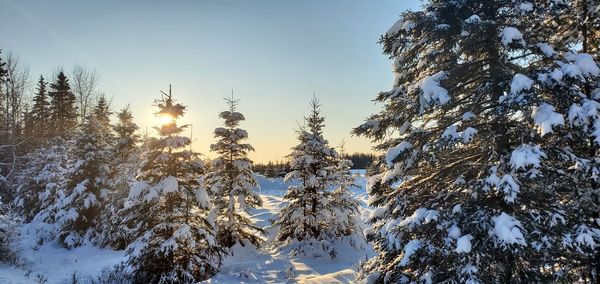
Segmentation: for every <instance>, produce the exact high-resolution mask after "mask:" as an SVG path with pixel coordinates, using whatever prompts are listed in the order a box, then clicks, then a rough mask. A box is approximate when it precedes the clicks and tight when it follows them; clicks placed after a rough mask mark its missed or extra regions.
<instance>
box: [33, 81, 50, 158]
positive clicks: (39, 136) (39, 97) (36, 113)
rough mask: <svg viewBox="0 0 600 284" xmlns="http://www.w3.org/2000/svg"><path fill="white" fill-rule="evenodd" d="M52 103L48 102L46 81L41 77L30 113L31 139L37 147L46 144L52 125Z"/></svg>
mask: <svg viewBox="0 0 600 284" xmlns="http://www.w3.org/2000/svg"><path fill="white" fill-rule="evenodd" d="M49 118H50V102H49V101H48V92H47V91H46V81H45V80H44V77H43V76H40V79H39V80H38V84H37V92H36V94H35V96H34V97H33V106H32V108H31V112H30V113H29V122H30V124H31V126H30V129H31V131H32V133H31V135H30V139H32V140H33V145H34V146H35V147H37V146H40V145H42V144H44V143H45V142H46V140H47V138H48V134H49V131H50V127H49V126H50V125H49V123H48V119H49Z"/></svg>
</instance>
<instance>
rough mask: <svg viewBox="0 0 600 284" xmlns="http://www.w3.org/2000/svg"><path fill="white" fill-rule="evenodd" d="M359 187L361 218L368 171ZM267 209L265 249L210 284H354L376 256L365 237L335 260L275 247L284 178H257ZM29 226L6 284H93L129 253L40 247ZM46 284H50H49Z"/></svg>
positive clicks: (261, 219) (232, 264)
mask: <svg viewBox="0 0 600 284" xmlns="http://www.w3.org/2000/svg"><path fill="white" fill-rule="evenodd" d="M353 174H354V175H355V177H356V183H357V185H359V187H357V188H354V189H352V193H353V195H354V196H355V197H356V199H357V200H359V202H360V204H361V213H362V214H361V219H362V220H364V219H366V217H367V216H368V215H369V213H370V211H371V209H370V208H368V207H367V206H366V201H367V194H366V192H365V184H366V179H365V177H364V171H362V170H358V171H354V172H353ZM257 180H258V183H259V185H260V189H257V190H259V193H260V196H261V198H262V200H263V208H260V209H257V210H255V211H254V212H253V213H254V214H253V218H254V220H255V222H256V223H257V224H258V225H260V226H262V227H264V228H266V230H267V232H268V234H269V235H268V237H269V239H268V240H266V241H265V242H264V243H263V245H262V247H261V248H260V249H258V250H257V249H255V248H254V247H252V246H245V247H242V246H236V247H234V249H233V254H232V255H231V256H229V257H227V258H226V259H225V260H224V263H223V266H222V267H221V272H219V273H218V274H217V275H216V276H215V277H213V278H212V279H210V280H209V281H207V283H282V282H289V283H351V282H353V280H354V275H355V272H356V270H357V268H358V264H359V262H360V261H364V260H365V259H366V258H368V257H372V256H373V254H374V252H373V250H372V248H371V246H370V245H369V244H367V243H366V242H365V241H364V240H363V239H362V238H361V237H353V238H348V239H345V240H342V241H340V242H337V243H336V244H335V245H334V246H335V248H336V250H337V251H338V254H337V255H336V257H335V258H333V259H332V258H331V257H330V256H329V255H320V256H315V255H312V254H311V255H307V256H304V255H296V256H294V255H291V254H289V253H288V252H287V251H280V250H277V249H276V248H274V247H273V246H272V245H271V239H270V238H271V237H273V236H274V235H275V231H276V229H275V228H272V227H271V220H272V219H274V218H275V217H276V215H277V212H279V210H280V208H281V207H283V206H284V201H283V195H284V193H285V190H286V188H287V184H284V183H283V181H282V179H281V178H276V179H268V178H265V177H263V176H257ZM27 230H28V227H27V226H25V227H23V229H22V235H23V236H25V237H23V238H22V239H21V241H20V242H19V244H18V247H19V250H21V253H20V254H21V258H22V261H23V263H24V264H23V266H22V267H20V268H15V267H10V266H8V265H0V283H71V282H72V281H71V280H72V278H73V275H76V276H77V278H78V279H79V281H80V283H82V282H83V283H86V282H90V279H92V277H94V276H97V275H99V274H101V272H102V270H103V269H107V268H110V267H112V266H113V265H115V264H117V263H119V262H121V261H123V260H125V255H124V251H113V250H110V249H100V248H97V247H93V246H84V247H80V248H76V249H72V250H67V249H64V248H61V247H59V246H58V245H57V244H56V243H49V244H45V245H42V246H39V245H37V244H35V243H34V242H32V241H31V238H27V237H26V236H27V235H29V233H28V232H27ZM44 280H45V281H46V282H44Z"/></svg>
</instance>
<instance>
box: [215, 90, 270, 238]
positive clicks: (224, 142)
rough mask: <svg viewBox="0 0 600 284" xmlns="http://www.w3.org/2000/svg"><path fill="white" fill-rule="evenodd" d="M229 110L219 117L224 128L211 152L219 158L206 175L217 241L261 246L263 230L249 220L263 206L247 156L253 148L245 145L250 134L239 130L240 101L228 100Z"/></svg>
mask: <svg viewBox="0 0 600 284" xmlns="http://www.w3.org/2000/svg"><path fill="white" fill-rule="evenodd" d="M225 100H226V101H227V105H228V106H229V110H227V111H223V112H221V113H220V114H219V117H221V118H222V119H223V120H224V127H219V128H217V129H215V131H214V134H215V138H216V139H218V140H217V142H216V143H215V144H212V145H211V146H210V149H211V151H213V152H216V153H217V154H218V155H219V156H218V157H217V158H216V159H214V160H212V168H211V170H212V171H211V172H210V173H208V174H207V175H206V179H205V180H206V184H207V187H209V188H210V195H211V196H213V209H212V211H213V212H214V213H213V215H215V216H216V221H215V223H216V226H217V240H218V242H219V244H221V245H222V246H224V247H227V248H231V247H232V246H234V245H235V244H237V243H239V244H241V245H245V244H246V241H248V242H250V243H251V244H253V245H254V246H257V247H258V246H259V244H260V242H261V241H262V240H263V238H264V235H265V233H264V231H263V229H262V228H260V227H258V226H256V225H254V224H253V223H252V220H251V219H250V212H249V210H250V209H255V208H258V207H260V206H262V200H261V199H260V196H259V195H258V194H257V193H256V192H254V188H256V187H257V183H256V180H255V179H254V172H253V171H252V161H251V160H250V159H249V158H248V152H250V151H254V148H253V147H252V145H250V144H247V143H244V140H246V139H248V132H246V130H243V129H241V128H238V126H239V124H240V122H241V121H243V120H245V118H244V115H242V114H241V113H239V112H237V111H236V109H237V104H238V100H235V99H233V98H230V99H229V98H228V99H225Z"/></svg>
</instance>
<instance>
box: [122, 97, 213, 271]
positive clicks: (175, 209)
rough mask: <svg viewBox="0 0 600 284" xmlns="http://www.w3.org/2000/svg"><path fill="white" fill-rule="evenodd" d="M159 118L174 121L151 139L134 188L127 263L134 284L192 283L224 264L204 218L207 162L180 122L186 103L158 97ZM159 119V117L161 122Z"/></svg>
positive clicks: (128, 209)
mask: <svg viewBox="0 0 600 284" xmlns="http://www.w3.org/2000/svg"><path fill="white" fill-rule="evenodd" d="M156 106H157V107H158V108H159V111H158V113H157V115H158V116H160V117H162V118H163V119H165V118H166V119H170V121H169V122H167V123H164V124H163V125H161V126H160V127H159V128H158V134H159V135H160V137H159V138H150V139H149V141H148V145H147V150H146V153H145V154H144V156H143V159H144V160H143V162H142V163H141V165H140V168H139V172H138V177H137V178H138V180H139V183H137V184H136V185H135V186H133V187H132V188H131V191H130V193H129V197H128V200H127V203H126V205H125V208H124V209H123V210H122V211H121V212H120V214H122V215H123V222H124V224H125V225H127V226H128V228H130V229H131V230H132V231H133V234H134V236H135V237H136V240H135V242H134V243H132V244H131V245H130V246H129V247H128V249H127V255H128V257H129V258H128V260H127V264H128V266H129V267H131V268H132V278H133V280H134V282H136V283H192V282H198V281H202V280H206V279H208V278H210V277H211V276H212V275H214V274H215V273H216V272H217V271H218V270H219V267H220V265H221V260H222V255H223V249H222V248H221V247H220V246H219V245H218V243H217V242H216V240H215V228H214V223H213V222H212V220H208V219H207V218H206V216H207V214H208V210H209V204H210V200H209V197H208V193H207V191H206V189H205V188H203V187H202V186H201V184H200V178H201V176H202V174H203V172H204V163H203V162H202V161H201V160H200V159H199V155H198V153H195V152H192V151H191V150H186V148H187V146H189V144H190V143H191V141H190V139H189V138H188V137H184V136H181V135H180V134H181V132H182V131H183V129H184V128H185V126H181V127H180V126H177V123H176V120H177V119H179V118H180V117H181V116H183V114H184V111H185V107H184V106H183V105H181V104H179V103H175V101H174V99H173V97H172V95H171V90H170V87H169V93H168V94H166V93H163V97H162V98H161V100H159V101H157V103H156ZM163 119H161V120H163Z"/></svg>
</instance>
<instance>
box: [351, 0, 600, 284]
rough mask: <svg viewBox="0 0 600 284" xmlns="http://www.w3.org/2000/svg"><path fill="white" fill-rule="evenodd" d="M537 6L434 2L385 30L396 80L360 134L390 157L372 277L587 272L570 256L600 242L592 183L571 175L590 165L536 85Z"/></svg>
mask: <svg viewBox="0 0 600 284" xmlns="http://www.w3.org/2000/svg"><path fill="white" fill-rule="evenodd" d="M535 7H536V6H534V4H533V3H531V2H528V1H501V0H497V1H429V2H428V3H427V5H425V7H424V8H423V10H422V11H417V12H405V13H403V14H402V16H401V20H400V21H398V22H397V23H396V24H394V25H393V26H392V28H391V29H390V30H389V31H388V32H387V33H386V34H385V35H384V36H383V37H382V40H381V42H382V43H383V47H384V52H385V53H386V54H388V55H390V57H391V58H392V59H393V60H394V69H395V72H396V81H395V83H394V88H393V89H392V90H391V91H388V92H382V93H380V94H379V95H378V96H377V98H376V101H378V102H380V103H383V104H384V105H383V110H382V111H381V112H380V113H378V114H375V115H372V116H371V117H369V118H368V120H367V121H366V122H365V123H364V124H363V125H361V126H359V127H357V128H356V129H355V130H354V133H355V134H358V135H362V136H366V137H369V138H371V139H372V140H373V141H374V142H376V143H378V145H377V146H376V147H375V148H376V149H377V150H380V151H385V153H386V154H385V155H384V156H382V157H381V159H380V161H379V164H378V166H377V167H376V168H375V170H374V171H373V172H372V173H371V174H372V176H371V178H370V180H369V183H368V192H369V194H370V198H369V200H370V202H371V205H373V206H376V207H378V209H377V210H375V211H374V212H373V214H372V215H371V218H370V222H371V224H372V225H373V229H371V230H369V231H368V238H369V239H370V240H371V241H372V242H373V243H374V244H375V248H376V250H377V251H378V252H379V255H378V256H377V257H375V258H374V259H372V260H370V261H369V262H368V263H367V264H366V265H365V266H364V268H365V269H366V271H367V273H368V274H369V275H370V276H369V277H370V278H371V277H372V278H371V279H373V280H377V281H379V282H400V283H408V282H415V281H423V282H436V283H437V282H461V283H465V282H468V283H479V282H484V283H495V282H502V283H511V282H534V281H542V282H547V281H573V280H574V279H578V278H579V276H580V275H578V274H579V273H578V272H576V271H572V270H569V269H568V265H564V264H565V263H563V262H569V261H571V260H572V259H565V257H566V256H568V255H570V254H571V253H574V252H577V251H579V255H584V254H589V253H592V252H593V247H594V245H595V244H594V242H595V241H597V237H598V235H597V231H596V230H597V229H596V228H595V227H597V225H596V226H594V225H593V221H594V220H585V221H583V223H585V224H583V227H582V226H581V225H582V224H580V222H581V221H582V220H578V217H577V216H578V213H577V211H578V208H577V206H573V205H572V202H573V192H574V191H576V189H578V188H589V187H590V180H589V179H586V180H581V179H577V178H574V175H565V174H564V173H567V172H570V171H572V169H573V168H572V167H577V165H581V163H582V162H583V160H582V159H580V158H579V157H577V155H573V154H574V153H573V151H571V150H570V149H569V148H567V147H560V144H562V143H565V144H568V143H569V142H567V139H569V138H568V136H566V137H565V136H564V135H563V133H562V130H563V128H562V127H563V126H564V125H565V123H564V118H563V116H562V115H561V114H559V113H557V106H556V105H551V104H550V103H548V102H546V101H545V97H544V95H543V94H541V93H540V92H539V89H538V88H537V87H536V86H534V85H535V84H536V83H539V82H538V81H536V79H537V77H536V76H534V73H535V72H532V68H534V67H536V66H538V64H539V63H540V58H539V56H535V53H536V52H540V51H541V50H542V49H546V48H545V46H544V45H540V44H538V41H539V40H541V38H544V37H543V36H542V35H543V33H540V32H539V31H535V32H533V31H531V30H529V29H528V27H533V26H535V24H536V23H537V21H538V20H539V14H536V13H532V11H533V9H535ZM530 31H531V32H530ZM523 32H524V33H523ZM547 37H548V34H546V38H547ZM540 46H542V48H540ZM532 53H533V54H534V55H532ZM528 75H529V76H528ZM530 77H531V78H534V79H531V78H530ZM559 111H560V110H559ZM557 131H558V132H561V134H558V135H557V133H554V132H557ZM576 141H577V140H574V141H573V142H576ZM579 142H581V141H579ZM565 144H563V145H565ZM583 240H586V241H583ZM590 240H595V241H590ZM566 264H568V263H566Z"/></svg>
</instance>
